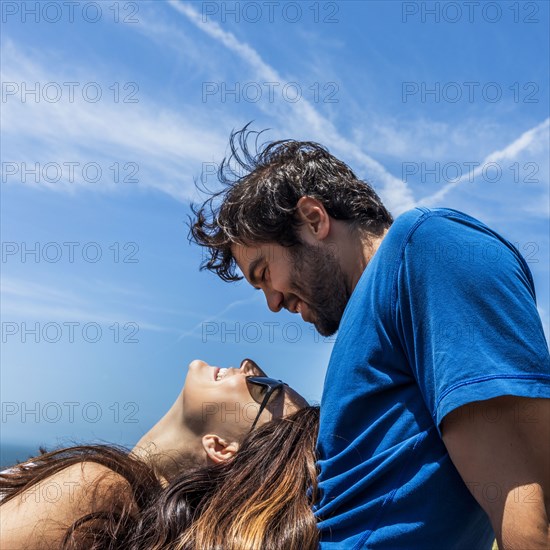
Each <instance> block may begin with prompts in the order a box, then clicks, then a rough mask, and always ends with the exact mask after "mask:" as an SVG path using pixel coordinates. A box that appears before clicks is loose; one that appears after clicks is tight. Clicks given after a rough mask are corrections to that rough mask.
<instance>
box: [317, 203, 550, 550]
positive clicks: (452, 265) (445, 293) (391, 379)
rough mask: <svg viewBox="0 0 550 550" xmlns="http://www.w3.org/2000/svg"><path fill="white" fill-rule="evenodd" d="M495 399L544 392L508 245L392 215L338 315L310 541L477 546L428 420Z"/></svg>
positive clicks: (461, 494)
mask: <svg viewBox="0 0 550 550" xmlns="http://www.w3.org/2000/svg"><path fill="white" fill-rule="evenodd" d="M501 395H515V396H523V397H547V398H550V363H549V355H548V344H547V343H546V339H545V336H544V332H543V329H542V323H541V320H540V316H539V314H538V311H537V307H536V302H535V289H534V284H533V279H532V275H531V272H530V270H529V268H528V266H527V264H526V262H525V260H524V259H523V258H522V256H521V254H520V253H519V252H518V250H517V249H516V248H515V247H514V246H513V245H512V244H511V243H509V242H508V241H507V240H506V239H504V238H503V237H501V236H500V235H498V234H497V233H495V232H494V231H493V230H491V229H490V228H488V227H487V226H486V225H484V224H483V223H481V222H480V221H478V220H476V219H474V218H472V217H470V216H468V215H466V214H463V213H462V212H458V211H456V210H451V209H448V208H433V209H428V208H415V209H413V210H410V211H408V212H405V213H404V214H402V215H401V216H399V217H398V218H397V219H396V220H395V221H394V223H393V225H392V226H391V228H390V229H389V231H388V233H387V234H386V236H385V238H384V239H383V240H382V243H381V245H380V246H379V248H378V250H377V251H376V253H375V254H374V256H373V257H372V259H371V261H370V262H369V264H368V265H367V267H366V269H365V271H364V272H363V274H362V276H361V279H360V280H359V282H358V284H357V286H356V288H355V290H354V292H353V294H352V296H351V298H350V300H349V302H348V304H347V307H346V310H345V312H344V316H343V318H342V322H341V324H340V330H339V333H338V337H337V339H336V343H335V345H334V349H333V352H332V356H331V359H330V363H329V366H328V371H327V375H326V378H325V385H324V392H323V397H322V401H321V424H320V433H319V439H318V444H317V447H318V452H319V456H320V460H319V466H320V476H319V486H320V494H321V500H320V502H319V504H318V506H316V508H315V509H316V516H317V518H318V519H319V520H320V523H319V528H320V530H321V541H322V542H321V548H322V549H323V550H327V549H335V548H338V549H343V550H354V549H359V548H361V549H364V548H365V549H384V550H399V549H402V550H431V549H434V550H436V549H437V550H440V549H441V548H445V549H446V550H453V549H456V550H486V549H490V548H491V545H492V541H493V540H494V533H493V530H492V528H491V524H490V522H489V518H488V516H487V515H486V514H485V512H484V511H483V509H482V508H481V507H480V506H479V504H478V503H477V502H476V500H475V499H474V497H473V496H472V495H471V493H470V491H469V490H468V488H467V487H466V485H465V484H464V482H463V481H462V478H461V477H460V475H459V473H458V472H457V470H456V468H455V467H454V465H453V464H452V462H451V460H450V458H449V455H448V453H447V451H446V448H445V446H444V444H443V441H442V439H441V432H440V424H441V421H442V420H443V418H444V417H445V415H447V414H448V413H449V412H451V411H452V410H453V409H456V408H457V407H460V406H462V405H465V404H467V403H470V402H472V401H482V400H486V399H491V398H494V397H497V396H501Z"/></svg>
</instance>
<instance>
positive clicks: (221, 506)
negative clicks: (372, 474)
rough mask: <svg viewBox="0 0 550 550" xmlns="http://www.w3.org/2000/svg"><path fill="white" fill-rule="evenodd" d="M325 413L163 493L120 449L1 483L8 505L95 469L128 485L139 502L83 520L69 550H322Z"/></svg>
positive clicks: (88, 449) (63, 458)
mask: <svg viewBox="0 0 550 550" xmlns="http://www.w3.org/2000/svg"><path fill="white" fill-rule="evenodd" d="M318 425H319V408H318V407H306V408H305V409H301V410H300V411H298V412H296V413H294V414H292V415H290V416H288V417H284V418H279V419H276V420H273V421H271V422H269V423H267V424H264V425H263V426H261V427H259V428H257V429H256V430H254V431H253V432H251V433H250V434H249V435H248V436H247V437H246V438H245V440H244V441H243V443H242V445H241V448H240V449H239V451H238V452H237V453H236V455H235V456H234V457H233V459H231V460H229V461H227V462H224V463H221V464H217V465H213V466H207V467H202V468H195V469H192V470H189V471H187V472H182V473H181V475H179V476H178V477H177V478H175V479H174V480H172V481H171V482H170V484H169V485H168V486H167V487H165V488H162V486H161V484H160V482H159V480H158V478H157V476H156V475H155V474H154V472H153V470H152V469H151V468H150V467H149V466H148V465H147V464H145V463H144V462H142V461H140V460H139V459H137V458H134V457H132V456H131V455H128V453H127V451H123V450H121V449H119V448H116V447H109V446H80V447H73V448H69V449H64V450H60V451H54V452H53V453H46V454H43V455H42V456H40V457H38V458H35V459H32V461H33V462H34V463H35V465H34V466H30V467H24V466H18V467H16V468H15V469H14V471H13V472H12V473H8V474H2V475H1V476H0V491H2V492H3V493H5V495H6V496H5V499H4V502H5V501H6V500H9V499H12V498H14V497H15V496H16V495H18V494H20V493H22V492H23V491H25V490H28V489H29V488H30V487H31V486H32V485H34V484H35V483H38V482H39V481H42V480H44V479H47V478H48V477H49V476H51V475H53V474H54V473H57V472H58V471H60V470H62V469H64V468H66V467H67V466H70V465H72V464H76V463H79V462H82V461H84V460H89V461H93V462H98V463H100V464H103V465H104V466H107V467H108V468H110V469H112V470H113V471H115V472H117V473H119V474H120V475H122V476H123V477H124V478H125V479H126V480H127V481H128V482H129V484H130V486H131V489H132V494H133V499H132V500H131V501H129V502H127V503H125V504H124V505H121V504H120V503H117V504H116V505H115V504H113V507H112V509H109V510H104V511H100V512H97V513H94V514H90V515H88V516H85V517H83V518H80V519H79V520H78V521H77V522H75V524H73V525H72V526H71V528H70V529H69V530H68V531H67V534H66V536H65V540H64V543H63V545H62V548H63V549H66V550H68V549H71V550H76V549H84V548H86V549H93V550H99V549H102V550H106V549H109V550H111V549H115V548H119V549H121V548H124V549H128V550H160V549H167V548H170V549H173V550H222V549H223V550H256V549H257V550H309V549H311V550H314V549H317V547H318V532H317V526H316V521H315V518H314V516H313V512H312V510H311V506H312V504H313V503H314V501H315V500H316V495H317V471H316V464H315V461H316V457H315V442H316V438H317V431H318Z"/></svg>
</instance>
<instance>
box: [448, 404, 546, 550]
mask: <svg viewBox="0 0 550 550" xmlns="http://www.w3.org/2000/svg"><path fill="white" fill-rule="evenodd" d="M441 433H442V437H443V442H444V443H445V446H446V447H447V450H448V452H449V455H450V457H451V460H452V461H453V463H454V465H455V467H456V468H457V470H458V472H459V473H460V475H461V476H462V479H463V480H464V482H465V483H466V486H467V487H468V489H469V490H470V491H471V493H472V495H473V496H474V498H475V499H476V500H477V501H478V502H479V504H480V505H481V506H482V508H483V509H484V510H485V512H487V515H488V516H489V518H490V520H491V524H492V526H493V529H494V531H495V534H496V537H497V541H498V545H499V548H500V550H539V549H540V550H548V549H549V548H550V526H549V522H550V399H529V398H523V397H515V396H510V395H508V396H502V397H497V398H494V399H490V400H487V401H476V402H474V403H470V404H468V405H465V406H463V407H460V408H458V409H455V410H454V411H452V412H451V413H449V414H448V415H447V416H445V418H444V419H443V421H442V422H441Z"/></svg>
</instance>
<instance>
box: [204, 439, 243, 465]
mask: <svg viewBox="0 0 550 550" xmlns="http://www.w3.org/2000/svg"><path fill="white" fill-rule="evenodd" d="M202 446H203V448H204V450H205V451H206V456H207V458H208V459H210V460H211V461H212V462H214V463H216V464H220V463H221V462H225V461H226V460H229V459H230V458H233V456H234V455H235V453H236V452H237V451H238V450H239V444H238V443H237V442H236V441H231V442H230V443H228V442H227V441H225V440H224V439H222V438H221V437H220V436H219V435H215V434H207V435H203V437H202Z"/></svg>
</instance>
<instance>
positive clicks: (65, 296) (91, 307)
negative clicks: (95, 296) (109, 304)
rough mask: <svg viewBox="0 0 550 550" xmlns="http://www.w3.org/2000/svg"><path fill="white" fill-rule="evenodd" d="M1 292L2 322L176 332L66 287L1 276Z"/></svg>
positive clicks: (176, 330)
mask: <svg viewBox="0 0 550 550" xmlns="http://www.w3.org/2000/svg"><path fill="white" fill-rule="evenodd" d="M0 289H1V293H2V317H3V319H4V321H8V320H9V321H15V320H17V321H20V320H24V321H27V322H29V323H34V322H39V321H42V322H79V323H88V322H95V323H99V324H112V323H114V322H119V323H127V322H132V323H135V324H137V325H138V326H139V328H140V329H143V330H151V331H154V332H169V333H174V332H179V329H177V328H171V327H165V326H162V325H158V324H156V323H151V322H148V321H147V320H145V319H143V318H137V317H136V315H135V313H134V314H132V313H130V312H129V311H127V310H116V311H113V310H111V311H109V310H106V309H105V307H102V306H98V301H94V300H91V299H86V298H84V295H83V294H75V293H74V292H72V291H70V290H68V289H67V288H66V287H64V288H63V289H61V288H56V287H53V286H49V285H44V284H39V283H35V282H32V281H25V280H21V279H17V280H16V279H13V278H10V277H5V276H3V277H2V280H1V285H0Z"/></svg>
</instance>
